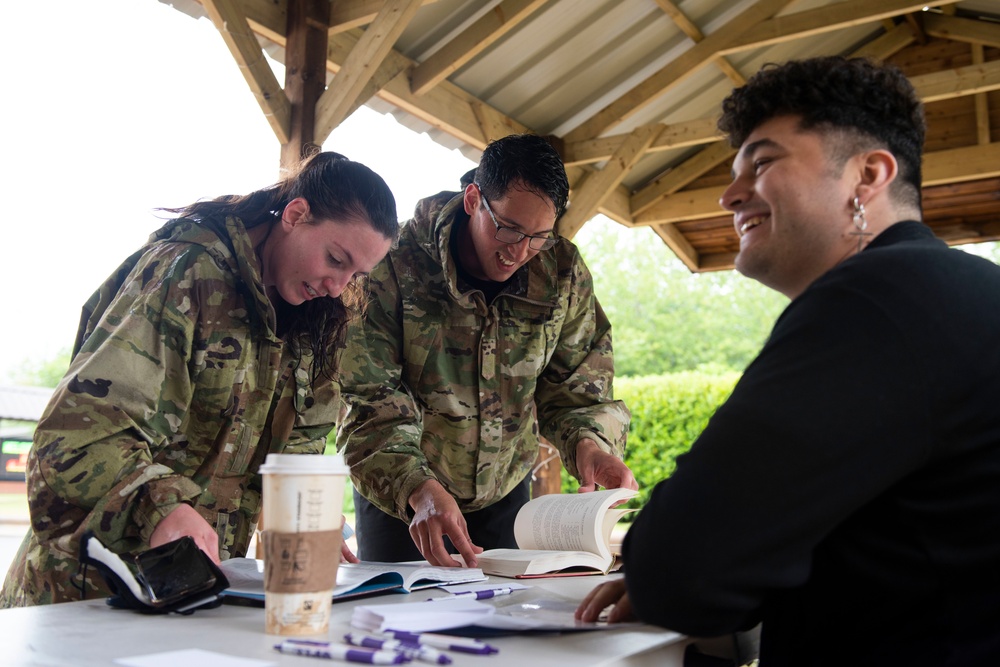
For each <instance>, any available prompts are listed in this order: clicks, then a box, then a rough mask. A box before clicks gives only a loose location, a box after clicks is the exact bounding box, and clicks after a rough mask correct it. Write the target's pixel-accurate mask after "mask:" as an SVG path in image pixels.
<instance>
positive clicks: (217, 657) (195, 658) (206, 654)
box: [115, 648, 277, 667]
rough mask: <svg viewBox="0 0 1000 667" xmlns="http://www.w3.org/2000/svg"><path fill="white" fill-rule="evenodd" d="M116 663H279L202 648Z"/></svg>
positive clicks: (257, 666) (187, 666)
mask: <svg viewBox="0 0 1000 667" xmlns="http://www.w3.org/2000/svg"><path fill="white" fill-rule="evenodd" d="M115 663H116V664H118V665H124V667H177V665H184V667H276V665H277V663H274V662H267V661H266V660H254V659H253V658H241V657H239V656H235V655H226V654H225V653H216V652H215V651H204V650H202V649H200V648H186V649H181V650H179V651H165V652H163V653H150V654H148V655H133V656H129V657H127V658H115Z"/></svg>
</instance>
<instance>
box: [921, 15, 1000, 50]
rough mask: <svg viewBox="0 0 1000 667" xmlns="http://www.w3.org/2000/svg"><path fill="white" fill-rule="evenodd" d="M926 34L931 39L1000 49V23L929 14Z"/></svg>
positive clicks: (926, 17) (925, 19) (925, 25)
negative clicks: (937, 38) (936, 38)
mask: <svg viewBox="0 0 1000 667" xmlns="http://www.w3.org/2000/svg"><path fill="white" fill-rule="evenodd" d="M924 32H926V33H927V34H928V35H930V36H931V37H941V38H943V39H952V40H955V41H957V42H968V43H969V44H979V45H981V46H992V47H996V48H1000V23H992V22H989V21H976V20H973V19H963V18H959V17H957V16H945V15H942V14H930V13H927V16H925V17H924Z"/></svg>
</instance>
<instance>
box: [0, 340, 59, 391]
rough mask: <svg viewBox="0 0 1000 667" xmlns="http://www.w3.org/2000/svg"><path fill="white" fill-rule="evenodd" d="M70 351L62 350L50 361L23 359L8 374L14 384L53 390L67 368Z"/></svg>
mask: <svg viewBox="0 0 1000 667" xmlns="http://www.w3.org/2000/svg"><path fill="white" fill-rule="evenodd" d="M70 354H71V352H70V349H69V348H63V349H62V350H60V351H59V352H58V353H56V355H55V356H54V357H52V358H50V359H42V360H38V359H25V360H24V361H22V362H21V364H20V365H19V366H17V367H16V368H15V369H14V370H13V371H11V373H10V379H11V381H13V382H14V384H19V385H24V386H27V387H52V388H53V389H54V388H55V386H56V385H57V384H59V381H60V380H62V378H63V375H65V374H66V369H68V368H69V360H70Z"/></svg>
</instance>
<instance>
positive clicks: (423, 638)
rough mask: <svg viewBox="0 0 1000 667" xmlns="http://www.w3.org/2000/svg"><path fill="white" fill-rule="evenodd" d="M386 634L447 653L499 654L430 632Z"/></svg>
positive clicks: (478, 644)
mask: <svg viewBox="0 0 1000 667" xmlns="http://www.w3.org/2000/svg"><path fill="white" fill-rule="evenodd" d="M385 633H386V634H388V635H391V636H392V637H395V638H396V639H398V640H400V641H402V642H405V643H407V644H418V645H420V646H433V647H434V648H443V649H445V650H448V651H458V652H460V653H475V654H477V655H489V654H490V653H499V652H500V650H499V649H497V648H494V647H492V646H490V645H489V644H484V643H483V642H481V641H478V640H475V639H467V638H465V637H453V636H451V635H438V634H433V633H430V632H423V633H420V632H405V631H403V630H386V631H385Z"/></svg>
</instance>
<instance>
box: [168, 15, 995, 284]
mask: <svg viewBox="0 0 1000 667" xmlns="http://www.w3.org/2000/svg"><path fill="white" fill-rule="evenodd" d="M160 1H161V2H164V3H166V4H171V5H173V6H175V7H177V8H178V9H179V10H181V11H184V12H186V13H189V14H192V15H204V11H203V10H201V7H200V5H199V4H198V3H196V2H195V1H194V0H160ZM416 1H417V3H418V4H419V9H416V10H415V11H413V12H412V16H411V17H410V18H408V20H407V22H405V23H404V25H403V26H402V27H401V29H400V30H398V31H396V32H392V33H391V34H394V35H396V34H397V33H398V36H396V37H395V38H394V41H393V43H392V45H391V46H392V48H391V49H390V50H389V52H388V55H387V56H386V57H385V58H384V59H382V60H379V61H377V62H356V63H353V64H354V68H353V69H352V70H351V71H349V72H348V73H347V74H344V73H343V72H342V71H341V68H343V67H350V65H351V63H350V62H349V58H350V56H351V55H352V54H355V53H359V52H361V50H360V47H358V51H355V46H357V45H359V44H361V42H362V41H363V40H366V39H369V40H370V41H369V44H368V45H369V46H371V43H372V42H375V43H377V40H378V37H377V36H376V35H384V34H389V33H390V32H391V31H390V30H388V27H387V26H388V24H386V23H383V24H382V25H381V26H380V27H379V30H374V31H371V33H372V34H369V33H368V32H366V30H367V28H368V27H370V26H372V25H374V24H375V23H376V22H377V21H378V20H379V19H378V18H377V16H378V12H379V10H380V9H382V8H383V7H384V6H388V5H384V3H382V2H379V1H377V0H338V2H335V3H333V4H332V11H333V18H332V20H333V25H331V29H330V43H329V49H328V62H327V65H328V70H329V72H330V73H331V74H330V76H329V78H328V85H329V86H330V87H331V89H336V86H337V80H338V78H339V77H341V76H345V77H347V79H346V80H350V79H351V78H352V77H353V78H357V77H367V76H371V77H372V80H373V81H378V84H377V85H375V86H372V87H369V88H366V89H365V92H364V93H363V94H362V96H363V98H364V99H360V98H359V99H356V100H355V102H356V103H361V102H364V103H367V104H368V105H369V106H371V107H373V108H376V109H377V110H379V111H382V112H388V113H392V114H393V115H394V116H395V117H396V118H397V120H399V121H400V122H401V123H402V124H403V125H405V126H407V127H410V128H411V129H414V130H415V131H423V132H427V133H428V134H430V136H431V137H432V138H433V139H434V140H435V141H438V142H439V143H441V144H443V145H445V146H447V147H448V148H458V149H459V150H461V151H462V152H463V153H464V154H465V155H466V156H468V157H470V158H471V159H473V160H478V157H479V152H480V151H481V149H482V148H483V147H484V146H485V145H486V143H488V141H489V140H491V139H494V138H498V137H499V136H503V134H508V133H510V132H512V131H532V132H536V133H539V134H546V135H551V136H553V137H554V139H555V140H556V142H557V143H560V148H561V150H562V151H563V155H564V157H565V158H566V159H567V163H568V164H569V165H570V172H571V173H570V177H571V183H572V185H573V193H572V195H571V200H570V202H571V206H570V210H569V212H568V213H567V216H566V217H565V218H564V219H563V220H562V221H561V222H560V231H561V232H563V233H565V234H566V235H568V236H572V235H573V234H574V233H575V231H576V230H577V229H579V227H580V226H581V225H582V224H584V223H585V222H586V220H587V219H589V217H590V216H592V215H593V214H594V213H597V212H600V213H604V214H606V215H608V216H609V217H611V218H612V219H614V220H617V221H618V222H620V223H622V224H623V225H626V226H639V225H647V226H651V227H652V228H653V229H654V230H655V231H656V232H657V233H658V234H659V235H660V236H661V238H663V239H664V241H665V242H666V243H667V244H668V245H669V246H670V247H671V248H672V249H673V250H674V251H675V252H676V253H677V254H678V255H679V256H680V257H681V259H682V260H683V261H684V262H685V263H686V264H687V265H688V266H689V267H690V268H691V269H692V270H711V269H717V268H728V267H730V266H731V262H732V257H733V255H734V253H735V249H736V247H737V246H738V243H737V240H736V236H735V232H734V231H733V230H732V229H728V230H727V229H726V226H727V224H728V223H727V222H726V218H728V216H727V215H723V212H722V211H721V210H719V209H718V206H717V201H718V194H719V193H721V190H722V186H721V185H720V184H721V183H722V182H723V181H724V180H725V178H726V174H727V172H728V167H729V165H728V163H729V161H730V157H729V155H728V154H727V153H726V151H725V150H724V147H723V146H721V145H720V144H719V141H718V140H719V137H718V136H716V135H714V127H713V126H714V118H715V116H716V114H717V113H718V109H719V106H720V103H721V101H722V99H723V98H724V97H725V96H726V95H727V94H728V93H729V92H730V91H731V90H732V88H733V86H734V85H738V84H739V83H740V82H741V81H743V80H745V79H746V78H748V77H750V76H751V75H753V74H754V73H755V72H756V71H758V70H759V69H760V67H761V66H762V65H764V64H765V63H768V62H783V61H786V60H789V59H793V58H804V57H809V56H815V55H827V54H839V55H850V54H855V53H859V52H860V53H863V54H866V55H874V56H875V57H879V58H884V59H888V60H890V61H892V62H895V63H897V64H898V65H899V66H900V67H901V68H903V70H904V72H906V73H907V75H908V76H911V77H917V76H918V75H925V74H927V73H930V74H932V75H933V76H932V78H931V79H923V80H922V83H921V85H922V86H923V88H920V87H919V86H918V90H920V91H921V92H922V94H925V95H927V96H928V97H927V98H926V99H929V100H932V101H929V102H928V117H929V119H930V122H929V127H928V146H929V147H933V149H934V150H935V151H937V154H936V155H932V156H929V160H930V161H931V162H936V163H938V164H940V165H942V169H943V171H937V172H935V173H936V174H937V177H936V180H935V181H934V182H933V183H931V184H930V186H929V188H942V187H947V188H950V190H948V191H947V192H938V191H934V192H931V191H929V190H928V192H927V193H926V194H929V195H931V196H927V197H925V199H926V200H927V201H928V202H930V203H931V204H932V205H933V204H934V202H944V201H947V206H944V205H943V204H942V208H941V210H937V209H934V208H933V207H931V208H929V209H927V210H925V214H926V218H927V221H928V223H929V224H931V226H932V228H934V229H935V232H936V233H938V235H939V236H941V237H942V238H945V239H946V240H948V241H949V242H950V243H966V242H975V241H982V240H994V239H1000V228H998V224H997V222H996V221H997V220H1000V141H998V140H1000V2H998V1H997V0H966V1H963V2H954V3H952V2H944V1H942V0H929V1H928V2H926V3H918V2H909V1H907V0H878V1H877V2H872V1H871V0H546V1H543V0H488V1H484V0H422V1H421V0H416ZM227 4H228V3H227ZM219 5H220V6H221V5H222V3H219ZM235 5H236V6H237V7H238V8H239V9H240V11H242V12H243V13H244V14H245V17H246V18H245V19H244V18H242V17H239V16H230V17H229V19H230V22H229V24H230V25H235V23H236V22H237V19H238V20H243V21H246V20H249V25H250V26H251V27H252V28H253V30H254V31H255V32H256V33H257V35H258V38H259V39H260V40H261V41H262V42H263V43H264V44H265V45H267V46H268V50H269V52H270V53H271V54H272V55H273V56H274V57H276V58H277V59H278V60H282V59H283V52H282V50H281V49H282V47H283V46H284V37H283V36H284V34H285V31H286V23H287V14H286V10H285V8H286V0H236V2H235ZM391 6H392V7H393V8H394V9H395V10H396V12H397V13H398V14H406V15H407V16H408V17H409V16H410V15H411V13H408V12H407V11H406V10H407V7H406V3H401V2H396V3H394V4H393V5H391ZM925 7H926V9H927V11H921V10H923V9H924V8H925ZM364 53H368V54H370V53H375V49H368V50H366V51H364ZM373 90H374V91H375V92H374V95H372V94H371V93H372V91H373ZM661 129H662V130H663V131H662V133H660V132H659V130H661ZM643 132H651V133H653V134H654V135H655V136H656V139H655V140H654V141H653V144H652V145H650V146H647V147H645V148H643V149H642V150H640V152H639V157H638V158H637V159H635V160H634V161H631V162H630V163H629V164H628V165H627V166H626V167H625V168H624V169H623V170H622V173H620V174H618V175H617V177H616V178H615V179H614V180H613V181H612V179H611V178H610V176H611V175H613V174H610V172H607V171H604V170H605V169H606V166H607V165H608V160H609V158H610V157H611V156H612V154H613V153H614V151H615V150H616V149H618V148H620V147H623V146H626V141H627V140H628V139H629V138H630V136H632V134H633V133H635V134H637V135H638V134H641V133H643ZM668 135H669V136H668ZM959 149H961V150H959ZM956 150H959V152H953V151H956ZM949 151H952V152H949ZM991 165H992V166H991ZM602 172H603V173H602ZM598 173H602V176H609V177H608V178H603V179H589V180H588V177H589V176H591V175H594V174H598ZM599 180H603V181H606V182H612V186H611V187H609V188H605V189H604V190H602V191H600V192H596V193H595V192H593V188H594V184H595V183H596V182H597V181H599ZM966 183H972V185H969V186H968V188H969V189H968V190H963V187H964V185H963V184H966ZM588 190H589V191H588ZM581 192H583V193H584V194H581ZM949 197H950V198H949ZM581 201H583V202H589V203H588V204H587V205H586V206H582V205H577V206H576V207H574V206H573V204H574V203H578V202H581ZM594 202H596V203H594ZM990 203H992V207H990V206H989V204H990ZM956 215H957V216H958V218H957V221H956ZM728 226H729V227H731V224H729V225H728Z"/></svg>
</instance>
